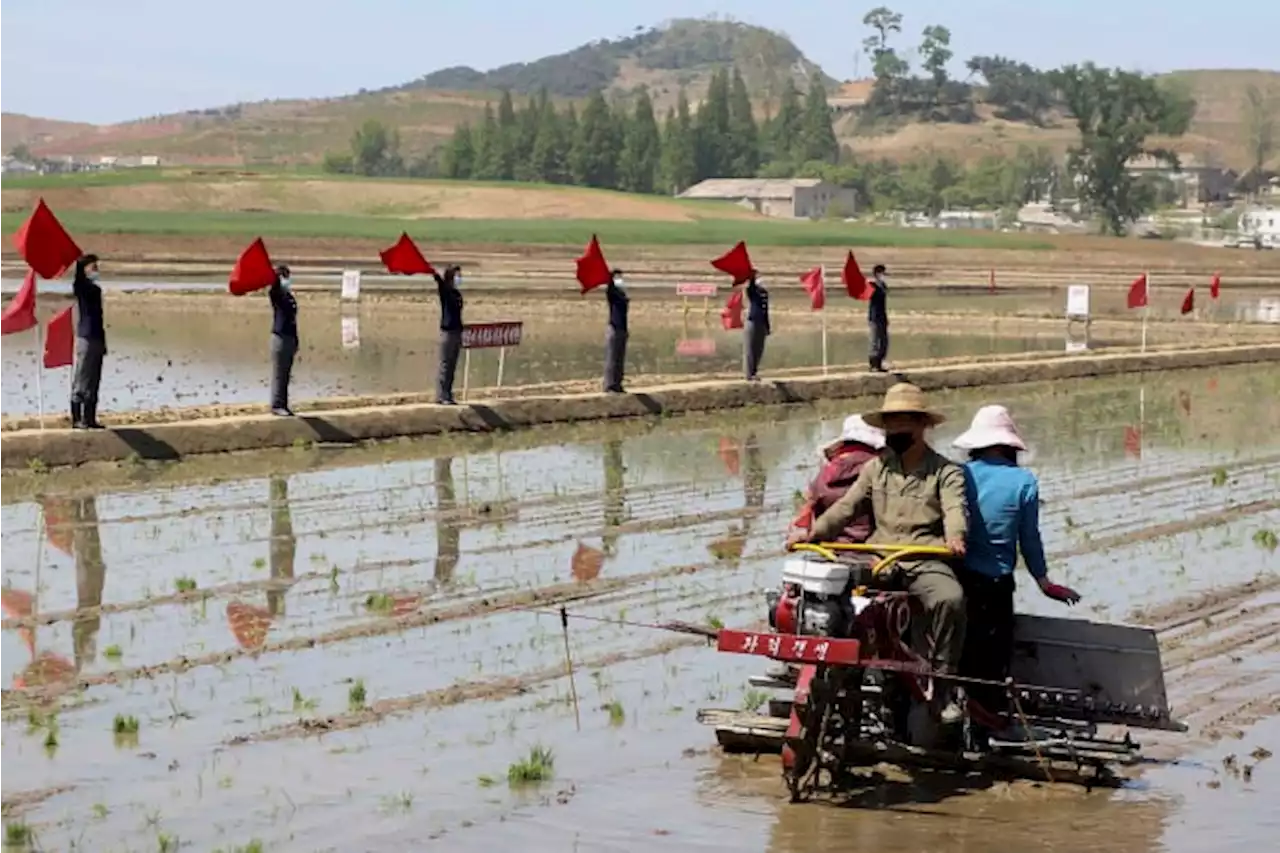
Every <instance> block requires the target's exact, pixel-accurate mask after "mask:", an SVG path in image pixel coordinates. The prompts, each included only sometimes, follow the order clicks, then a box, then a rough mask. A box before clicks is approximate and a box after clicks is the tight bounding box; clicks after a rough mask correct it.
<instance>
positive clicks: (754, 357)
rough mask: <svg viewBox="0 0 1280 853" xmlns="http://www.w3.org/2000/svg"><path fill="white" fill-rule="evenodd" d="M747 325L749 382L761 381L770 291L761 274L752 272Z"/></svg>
mask: <svg viewBox="0 0 1280 853" xmlns="http://www.w3.org/2000/svg"><path fill="white" fill-rule="evenodd" d="M746 291H747V325H746V327H745V328H744V329H743V334H744V335H746V338H747V365H746V374H747V381H748V382H759V381H760V375H759V370H760V361H761V359H763V358H764V343H765V339H766V338H768V337H769V332H770V327H769V291H768V290H766V289H765V288H764V287H763V286H762V285H761V284H760V274H759V273H758V272H756V270H754V269H752V270H751V277H750V278H748V279H747V287H746Z"/></svg>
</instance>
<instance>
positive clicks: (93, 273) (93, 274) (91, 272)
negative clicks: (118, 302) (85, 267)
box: [84, 270, 98, 281]
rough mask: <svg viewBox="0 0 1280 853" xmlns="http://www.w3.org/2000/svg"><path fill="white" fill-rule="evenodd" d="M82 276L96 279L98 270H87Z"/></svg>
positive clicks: (90, 279) (91, 279) (92, 279)
mask: <svg viewBox="0 0 1280 853" xmlns="http://www.w3.org/2000/svg"><path fill="white" fill-rule="evenodd" d="M84 277H85V278H87V279H89V281H97V280H98V271H97V270H89V272H87V273H85V274H84Z"/></svg>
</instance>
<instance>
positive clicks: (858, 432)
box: [818, 415, 884, 459]
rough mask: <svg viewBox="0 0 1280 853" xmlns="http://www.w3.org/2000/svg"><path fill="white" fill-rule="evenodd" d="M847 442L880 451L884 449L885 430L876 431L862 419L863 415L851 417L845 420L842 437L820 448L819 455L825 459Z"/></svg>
mask: <svg viewBox="0 0 1280 853" xmlns="http://www.w3.org/2000/svg"><path fill="white" fill-rule="evenodd" d="M847 441H856V442H858V443H859V444H865V445H867V447H870V448H873V449H875V450H879V449H880V448H882V447H884V430H882V429H876V428H875V427H873V426H871V425H869V424H868V423H867V422H866V421H864V420H863V419H862V415H849V417H847V418H845V419H844V427H843V428H842V429H841V430H840V436H839V437H838V438H834V439H832V440H831V441H828V442H827V443H826V444H824V445H822V446H821V447H819V448H818V454H819V455H820V456H822V457H823V458H824V459H825V458H826V457H827V455H828V454H829V453H830V452H831V451H832V450H835V449H836V448H837V447H839V446H840V445H842V444H844V443H845V442H847Z"/></svg>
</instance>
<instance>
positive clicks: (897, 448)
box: [884, 432, 916, 456]
mask: <svg viewBox="0 0 1280 853" xmlns="http://www.w3.org/2000/svg"><path fill="white" fill-rule="evenodd" d="M915 443H916V439H915V436H913V435H912V434H911V433H909V432H891V433H889V434H888V435H886V436H885V437H884V445H885V447H887V448H889V449H890V450H892V451H893V452H894V453H896V454H898V455H899V456H901V455H902V454H904V453H906V452H907V451H908V450H910V449H911V446H912V445H913V444H915Z"/></svg>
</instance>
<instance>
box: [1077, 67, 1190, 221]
mask: <svg viewBox="0 0 1280 853" xmlns="http://www.w3.org/2000/svg"><path fill="white" fill-rule="evenodd" d="M1054 82H1055V84H1056V86H1057V88H1058V90H1059V91H1060V92H1061V93H1062V97H1063V101H1064V102H1065V103H1066V105H1067V108H1068V109H1069V110H1070V112H1071V115H1072V116H1074V118H1075V121H1076V126H1077V128H1078V129H1079V131H1080V140H1079V142H1078V143H1077V144H1076V145H1075V146H1073V147H1072V148H1071V150H1070V152H1069V154H1068V161H1067V162H1068V168H1069V170H1070V171H1071V173H1072V174H1074V175H1075V176H1076V179H1077V181H1078V184H1079V193H1080V197H1081V200H1082V201H1084V202H1085V204H1086V205H1087V207H1088V209H1089V210H1090V211H1091V212H1093V213H1094V214H1096V215H1097V216H1098V217H1099V219H1100V221H1101V225H1102V230H1103V232H1104V233H1111V234H1116V235H1120V234H1123V233H1125V231H1126V229H1127V227H1128V225H1129V223H1131V222H1133V221H1134V220H1135V219H1137V218H1138V217H1139V216H1141V215H1142V214H1143V213H1145V212H1146V211H1147V210H1149V209H1150V207H1151V205H1152V204H1153V203H1154V198H1153V197H1152V194H1151V193H1150V192H1148V191H1145V190H1144V189H1143V188H1142V187H1141V186H1140V185H1139V183H1138V182H1137V180H1136V179H1135V178H1134V176H1133V175H1132V174H1131V173H1130V172H1129V169H1128V166H1129V163H1130V161H1132V160H1133V159H1134V158H1135V157H1139V156H1143V155H1146V156H1149V157H1152V158H1154V159H1157V160H1161V161H1164V162H1167V163H1169V164H1170V165H1172V166H1173V167H1175V168H1177V166H1178V158H1177V155H1176V154H1174V153H1173V152H1172V151H1169V150H1166V149H1163V148H1151V147H1148V146H1147V138H1148V137H1149V136H1152V135H1154V134H1163V135H1166V136H1181V135H1182V134H1183V133H1185V132H1186V131H1187V128H1188V126H1189V125H1190V123H1191V118H1192V116H1193V115H1194V114H1195V102H1194V101H1192V100H1190V99H1189V98H1188V97H1186V96H1184V95H1181V94H1179V93H1175V92H1170V91H1168V90H1166V89H1163V88H1161V87H1160V86H1159V85H1157V83H1156V81H1155V80H1153V79H1152V78H1150V77H1146V76H1143V75H1141V74H1134V73H1132V72H1129V71H1122V70H1119V69H1114V70H1112V69H1106V68H1099V67H1097V66H1095V65H1093V64H1092V63H1086V64H1085V65H1083V66H1076V65H1069V66H1067V67H1065V68H1063V69H1061V70H1060V71H1058V72H1056V73H1055V74H1054Z"/></svg>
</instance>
